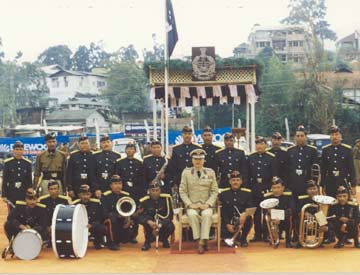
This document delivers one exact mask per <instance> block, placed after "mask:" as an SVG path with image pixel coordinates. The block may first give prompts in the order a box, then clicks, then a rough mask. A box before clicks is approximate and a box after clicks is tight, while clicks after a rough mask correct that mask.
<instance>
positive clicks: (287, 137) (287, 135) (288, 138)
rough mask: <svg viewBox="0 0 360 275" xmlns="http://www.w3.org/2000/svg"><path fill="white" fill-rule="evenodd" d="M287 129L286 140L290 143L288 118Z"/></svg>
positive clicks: (286, 120) (286, 121)
mask: <svg viewBox="0 0 360 275" xmlns="http://www.w3.org/2000/svg"><path fill="white" fill-rule="evenodd" d="M285 128H286V140H287V141H290V130H289V121H288V119H287V117H286V118H285Z"/></svg>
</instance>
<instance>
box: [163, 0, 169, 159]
mask: <svg viewBox="0 0 360 275" xmlns="http://www.w3.org/2000/svg"><path fill="white" fill-rule="evenodd" d="M164 7H165V18H164V20H165V56H164V58H165V75H164V76H165V81H164V84H165V104H164V105H165V106H164V112H165V153H166V154H167V155H168V154H169V111H168V106H169V79H168V77H169V49H168V40H169V36H168V29H167V25H168V24H167V12H168V11H167V8H166V0H164Z"/></svg>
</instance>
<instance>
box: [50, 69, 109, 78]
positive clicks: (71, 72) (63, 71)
mask: <svg viewBox="0 0 360 275" xmlns="http://www.w3.org/2000/svg"><path fill="white" fill-rule="evenodd" d="M64 74H66V75H74V76H89V75H93V76H99V77H106V75H104V74H100V73H89V72H80V71H71V70H64V69H62V70H59V71H57V72H55V73H53V74H50V75H49V77H56V76H58V75H64Z"/></svg>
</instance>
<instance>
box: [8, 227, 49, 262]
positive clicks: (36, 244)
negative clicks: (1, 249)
mask: <svg viewBox="0 0 360 275" xmlns="http://www.w3.org/2000/svg"><path fill="white" fill-rule="evenodd" d="M42 244H43V241H42V238H41V235H40V234H39V233H38V232H37V231H36V230H34V229H24V230H22V231H20V232H19V233H18V234H17V235H16V237H15V239H14V242H13V244H12V249H13V251H14V254H15V256H16V257H18V258H19V259H21V260H33V259H35V258H37V256H39V254H40V251H41V248H42Z"/></svg>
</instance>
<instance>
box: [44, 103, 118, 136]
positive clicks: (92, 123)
mask: <svg viewBox="0 0 360 275" xmlns="http://www.w3.org/2000/svg"><path fill="white" fill-rule="evenodd" d="M46 123H47V125H48V126H70V125H71V126H81V127H84V130H85V132H86V133H96V123H97V124H98V126H99V131H100V133H108V132H114V131H118V130H119V122H118V121H117V120H114V119H113V118H111V117H109V116H107V115H106V114H105V113H103V112H102V111H99V110H96V109H82V110H57V111H54V112H52V113H51V114H50V115H49V116H48V117H47V118H46Z"/></svg>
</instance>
